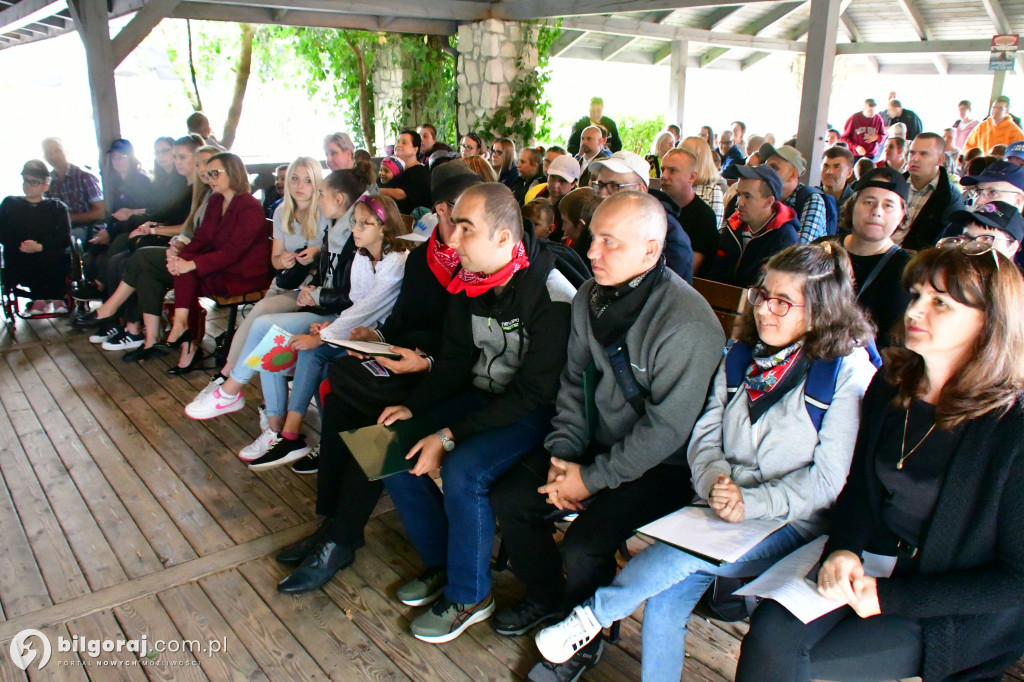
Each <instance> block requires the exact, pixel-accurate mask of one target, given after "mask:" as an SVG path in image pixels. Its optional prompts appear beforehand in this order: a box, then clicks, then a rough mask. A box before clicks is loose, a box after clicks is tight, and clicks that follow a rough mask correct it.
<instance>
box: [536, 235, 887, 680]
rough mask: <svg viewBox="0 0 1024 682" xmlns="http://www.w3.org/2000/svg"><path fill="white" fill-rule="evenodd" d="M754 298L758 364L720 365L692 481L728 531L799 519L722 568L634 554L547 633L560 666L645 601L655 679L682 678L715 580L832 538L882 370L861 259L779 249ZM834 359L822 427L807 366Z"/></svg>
mask: <svg viewBox="0 0 1024 682" xmlns="http://www.w3.org/2000/svg"><path fill="white" fill-rule="evenodd" d="M751 291H752V293H751V294H750V297H751V301H752V305H751V307H750V308H748V309H747V310H746V312H745V313H744V316H743V318H742V319H741V321H740V323H739V341H737V343H736V345H734V346H733V349H732V350H730V355H731V354H733V353H736V354H737V356H736V357H737V358H740V357H745V358H747V361H746V362H742V363H735V360H730V359H728V358H727V359H726V360H725V361H723V362H722V365H721V366H720V367H719V368H718V372H717V373H716V374H715V378H714V379H713V382H712V387H711V392H710V396H709V397H708V400H707V403H706V406H705V408H704V412H703V414H702V415H701V417H700V418H699V419H698V420H697V423H696V425H695V426H694V428H693V433H692V435H691V436H690V442H689V445H688V447H687V458H688V461H689V464H690V469H691V472H692V480H693V487H694V489H695V491H696V492H697V494H698V495H699V497H700V499H701V501H702V502H704V503H706V504H707V505H709V506H710V508H711V511H712V513H713V514H714V515H715V516H716V517H718V518H719V519H722V520H724V521H726V522H729V523H743V522H744V521H745V520H747V519H778V520H782V521H786V522H787V525H785V526H784V527H783V528H782V529H780V530H779V531H777V532H775V533H774V534H772V535H770V536H769V537H768V538H767V539H765V540H763V541H762V542H761V543H759V544H758V545H756V546H755V547H754V548H753V549H751V550H750V551H749V552H748V553H747V554H746V555H744V556H743V557H741V558H740V559H739V560H738V561H736V562H735V563H732V564H725V565H723V566H718V565H716V564H714V563H711V562H709V561H706V560H704V559H700V558H698V557H697V556H696V555H693V554H689V553H687V552H684V551H682V550H679V549H676V548H675V547H672V546H671V545H668V544H664V543H661V542H656V543H655V544H654V545H652V546H651V547H649V548H647V549H645V550H644V551H643V552H641V553H640V554H638V555H637V556H636V557H634V558H633V559H631V560H630V561H629V563H627V564H626V567H625V568H624V569H623V570H622V572H621V573H619V575H618V577H616V578H615V580H614V581H613V582H612V584H611V585H609V586H608V587H603V588H601V589H599V590H598V591H597V592H596V593H595V594H594V596H593V597H591V598H590V599H589V600H587V602H586V603H584V604H583V605H582V606H578V607H576V608H575V609H574V610H573V612H572V613H571V614H570V616H569V617H568V618H566V619H565V620H564V621H562V622H561V623H559V624H557V625H554V626H551V627H549V628H545V629H544V630H542V631H541V632H540V633H539V634H538V635H537V646H538V648H539V649H540V652H541V654H543V655H544V657H545V658H547V659H548V660H549V661H551V662H554V663H560V662H562V661H565V660H568V659H569V658H570V657H571V656H572V655H573V653H574V651H575V648H578V647H581V646H583V645H585V644H586V643H588V642H590V641H591V640H592V639H593V638H594V637H597V636H598V635H599V633H600V631H601V629H602V628H603V627H608V626H610V625H611V624H612V623H613V622H615V621H616V620H620V619H623V618H626V617H628V616H629V615H630V614H631V613H633V612H634V611H635V610H636V609H637V608H638V607H639V606H640V605H641V604H643V603H644V602H645V601H646V604H647V605H646V607H645V611H644V619H643V654H642V657H641V663H642V666H643V678H644V680H645V681H647V682H653V681H659V680H672V681H673V682H677V681H678V680H679V679H680V676H681V675H682V672H683V658H684V638H685V635H686V623H687V621H688V620H689V616H690V613H691V612H692V611H693V608H694V606H696V604H697V602H698V600H699V599H700V598H701V595H702V594H703V593H704V591H705V590H706V589H707V587H708V586H709V585H710V584H711V583H712V581H713V580H714V579H715V576H716V575H722V576H752V575H757V574H758V573H760V572H761V571H763V570H764V569H766V568H768V567H769V566H771V565H772V564H773V563H774V562H775V561H776V560H778V559H779V558H781V557H783V556H785V555H786V554H788V553H789V552H790V551H792V550H793V549H795V548H797V547H799V546H801V545H803V544H804V543H806V542H808V541H810V540H812V539H813V538H815V537H817V536H818V535H819V534H820V533H822V532H823V531H824V530H825V518H824V515H825V512H826V511H827V510H828V508H829V507H830V506H831V505H832V502H833V501H834V500H835V497H836V495H837V494H838V493H839V490H840V489H841V488H842V485H843V482H844V481H845V480H846V475H847V472H848V470H849V465H850V459H851V458H852V456H853V441H854V437H855V434H856V433H857V428H858V425H859V420H860V402H861V398H862V397H863V395H864V391H865V389H866V388H867V386H868V383H869V382H870V381H871V377H872V376H873V375H874V373H875V367H874V365H872V363H871V361H870V360H869V358H868V354H867V352H866V351H865V350H864V349H863V348H861V346H862V345H863V343H864V340H866V339H870V338H871V337H872V336H873V330H872V329H871V325H870V323H869V322H868V321H867V320H866V318H865V317H864V315H863V313H861V311H860V309H859V308H858V307H857V304H856V303H855V302H854V298H853V279H852V276H851V270H850V262H849V259H848V258H847V256H846V253H845V252H844V251H843V250H842V249H840V248H838V247H835V246H833V245H831V244H825V245H822V246H817V245H798V246H793V247H790V248H788V249H785V250H784V251H781V252H779V253H778V254H776V255H775V256H773V257H772V258H771V259H770V260H769V261H768V263H767V265H766V266H765V272H764V276H763V278H762V279H761V281H760V282H759V283H758V286H757V287H755V288H754V289H752V290H751ZM739 354H743V355H739ZM836 360H838V378H837V381H836V386H835V393H834V395H833V398H832V402H831V405H830V406H828V408H827V410H826V411H825V412H824V417H823V418H822V419H821V421H820V427H816V425H815V423H814V422H813V421H812V417H811V413H810V412H809V410H808V408H807V405H806V404H805V396H804V385H805V382H806V380H807V375H808V371H809V370H810V368H811V364H812V363H814V362H830V361H836ZM731 364H742V365H743V367H744V370H743V372H742V378H741V379H740V380H739V385H737V386H731V385H730V380H731V379H730V376H729V375H730V370H729V369H728V367H729V366H730V365H731ZM689 502H690V500H688V499H680V500H679V503H680V505H684V504H687V503H689ZM761 679H781V678H773V677H763V678H761Z"/></svg>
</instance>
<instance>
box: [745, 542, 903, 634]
mask: <svg viewBox="0 0 1024 682" xmlns="http://www.w3.org/2000/svg"><path fill="white" fill-rule="evenodd" d="M827 540H828V536H827V535H823V536H821V537H820V538H817V539H816V540H813V541H811V542H809V543H807V544H806V545H804V546H803V547H801V548H800V549H797V550H795V551H794V552H792V553H791V554H789V555H787V556H785V557H783V558H782V559H779V561H778V562H776V564H775V565H774V566H772V567H771V568H769V569H768V570H767V571H765V572H764V573H762V574H761V576H760V577H759V578H757V579H756V580H754V581H752V582H750V583H748V584H746V585H744V586H743V587H741V588H740V589H738V590H736V592H734V593H733V594H735V595H737V596H741V597H746V596H756V597H762V598H764V599H774V600H775V601H777V602H779V603H780V604H782V605H783V606H785V607H786V609H788V610H789V612H790V613H792V614H793V615H794V616H796V617H797V618H799V619H800V621H801V622H803V623H810V622H811V621H812V620H815V619H817V618H820V617H822V616H824V615H825V614H826V613H830V612H832V611H835V610H836V609H838V608H839V607H841V606H843V605H844V604H845V602H838V601H833V600H832V599H827V598H826V597H823V596H821V595H820V594H818V589H817V586H816V585H814V584H813V583H811V581H810V580H808V579H807V574H808V573H810V571H811V569H812V568H814V566H815V565H816V564H817V563H818V559H820V558H821V552H822V550H823V549H824V548H825V542H826V541H827ZM895 566H896V557H887V556H882V555H878V554H871V553H869V552H865V553H864V572H865V573H867V574H868V575H870V576H871V577H872V578H883V577H888V576H890V575H892V570H893V568H895Z"/></svg>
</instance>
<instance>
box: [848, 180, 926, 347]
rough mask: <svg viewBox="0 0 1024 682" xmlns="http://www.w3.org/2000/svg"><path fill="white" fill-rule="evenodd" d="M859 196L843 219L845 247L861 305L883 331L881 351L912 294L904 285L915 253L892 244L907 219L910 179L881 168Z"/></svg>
mask: <svg viewBox="0 0 1024 682" xmlns="http://www.w3.org/2000/svg"><path fill="white" fill-rule="evenodd" d="M854 189H855V190H856V191H855V192H854V195H853V197H851V200H850V201H847V202H846V203H845V204H844V206H843V211H842V216H841V218H840V222H841V223H842V225H841V230H840V231H841V233H849V234H847V235H846V236H845V237H843V240H842V244H843V246H844V247H845V248H846V252H847V253H849V254H850V262H851V263H852V264H853V276H854V279H855V280H856V285H855V288H856V291H857V302H858V303H860V305H861V306H862V307H863V308H864V309H865V310H867V312H868V314H869V315H870V316H871V318H872V319H873V320H874V322H875V325H876V327H877V328H878V337H877V344H878V347H879V348H886V347H888V345H889V341H890V335H891V333H892V332H893V327H894V326H896V325H897V323H898V322H899V321H900V320H901V319H902V317H903V313H904V311H905V310H906V309H907V303H908V302H909V301H910V296H909V294H908V293H907V292H906V290H904V288H903V287H902V285H901V284H900V278H901V277H902V275H903V268H904V266H906V264H907V262H908V261H909V260H910V254H909V253H908V252H906V251H904V250H903V249H901V248H900V247H899V246H897V245H896V244H895V243H893V241H892V235H893V232H895V231H896V229H897V228H898V227H900V226H901V225H903V224H904V223H906V221H907V197H908V193H909V190H908V186H907V181H906V180H905V179H904V178H903V176H902V175H900V174H899V173H897V172H896V171H894V170H892V169H889V168H876V169H873V170H871V171H870V172H868V173H865V174H864V177H862V178H861V179H860V181H859V182H858V183H857V184H856V185H854Z"/></svg>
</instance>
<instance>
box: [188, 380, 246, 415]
mask: <svg viewBox="0 0 1024 682" xmlns="http://www.w3.org/2000/svg"><path fill="white" fill-rule="evenodd" d="M243 407H245V397H244V396H243V395H242V393H241V391H239V393H238V395H235V396H226V395H224V394H223V393H221V392H220V389H219V388H218V389H217V390H215V391H211V392H209V393H206V394H205V395H204V394H202V393H200V394H199V395H198V396H196V399H195V400H193V401H192V402H190V403H189V404H188V405H186V406H185V414H186V415H188V416H189V417H191V418H192V419H213V418H214V417H219V416H221V415H222V414H231V413H232V412H238V411H239V410H240V409H242V408H243Z"/></svg>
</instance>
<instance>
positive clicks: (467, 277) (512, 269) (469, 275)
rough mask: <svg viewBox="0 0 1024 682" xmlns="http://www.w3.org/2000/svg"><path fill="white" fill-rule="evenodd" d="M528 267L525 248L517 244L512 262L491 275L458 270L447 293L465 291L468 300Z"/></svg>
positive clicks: (520, 243) (528, 262) (513, 251)
mask: <svg viewBox="0 0 1024 682" xmlns="http://www.w3.org/2000/svg"><path fill="white" fill-rule="evenodd" d="M529 265H530V261H529V259H528V258H527V257H526V247H525V246H524V245H523V243H522V242H519V243H518V244H516V245H515V247H513V249H512V260H511V261H509V262H508V264H507V265H506V266H505V267H503V268H502V269H501V270H498V271H497V272H496V273H494V274H493V275H486V274H484V273H482V272H469V271H468V270H459V275H458V277H455V278H454V279H453V280H452V281H451V283H450V284H449V285H448V293H450V294H457V293H459V292H460V291H465V292H466V295H467V296H469V297H470V298H476V297H477V296H480V295H482V294H485V293H487V292H488V291H490V290H491V289H493V288H494V287H496V286H500V285H502V284H504V283H505V282H507V281H508V280H509V278H511V277H512V275H514V274H516V273H517V272H519V271H520V270H523V269H525V268H527V267H529Z"/></svg>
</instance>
